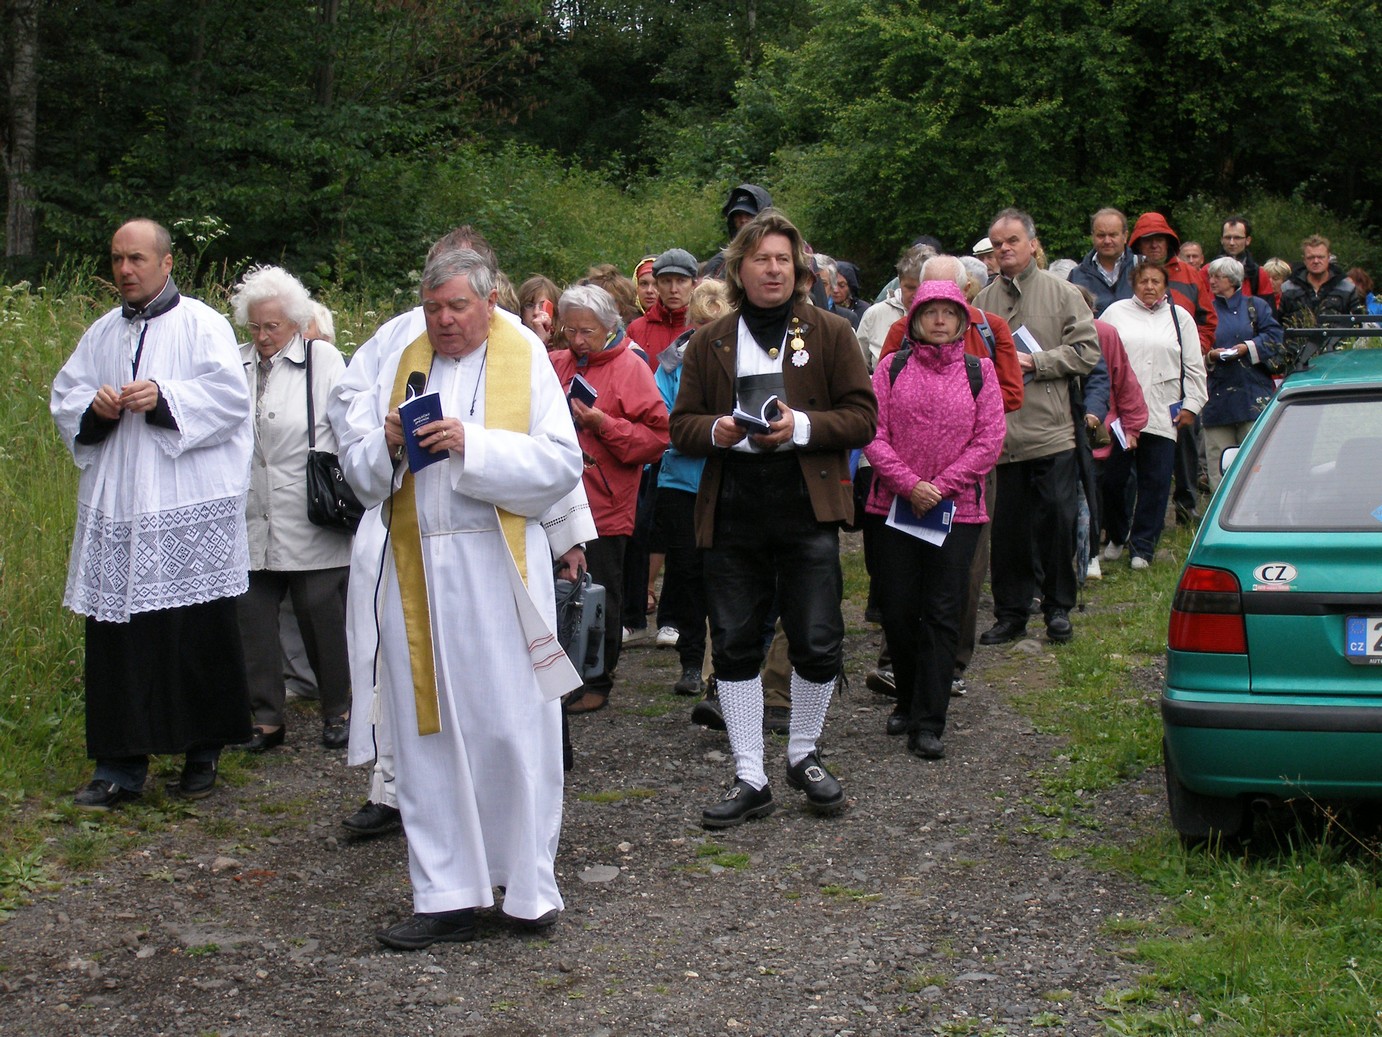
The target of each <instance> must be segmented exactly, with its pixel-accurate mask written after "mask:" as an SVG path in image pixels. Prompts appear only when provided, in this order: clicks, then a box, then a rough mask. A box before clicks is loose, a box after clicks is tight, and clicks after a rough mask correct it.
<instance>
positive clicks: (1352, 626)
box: [1344, 616, 1382, 666]
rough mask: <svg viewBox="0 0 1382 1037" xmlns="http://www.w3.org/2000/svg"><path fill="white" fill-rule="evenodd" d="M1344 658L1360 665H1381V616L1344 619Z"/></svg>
mask: <svg viewBox="0 0 1382 1037" xmlns="http://www.w3.org/2000/svg"><path fill="white" fill-rule="evenodd" d="M1344 658H1346V659H1347V660H1348V661H1349V662H1351V663H1356V664H1358V665H1360V666H1382V616H1349V617H1348V619H1346V620H1345V621H1344Z"/></svg>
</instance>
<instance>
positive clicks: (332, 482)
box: [304, 339, 365, 533]
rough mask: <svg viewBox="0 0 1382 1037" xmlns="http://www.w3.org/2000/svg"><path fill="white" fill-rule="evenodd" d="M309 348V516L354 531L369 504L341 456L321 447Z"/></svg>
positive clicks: (314, 521) (316, 522)
mask: <svg viewBox="0 0 1382 1037" xmlns="http://www.w3.org/2000/svg"><path fill="white" fill-rule="evenodd" d="M304 345H305V346H306V349H307V519H308V521H309V522H311V523H312V524H313V525H314V526H321V527H322V528H323V529H334V530H338V531H339V532H342V533H354V532H355V530H356V528H357V527H358V526H359V525H360V516H361V515H363V514H364V513H365V506H364V505H363V504H361V503H360V499H359V498H358V497H356V496H355V491H354V490H352V489H351V488H350V483H348V482H346V477H345V473H344V472H342V471H341V462H340V459H339V458H338V457H337V456H336V455H335V454H332V453H328V452H327V451H325V450H318V449H316V447H317V416H316V413H315V412H314V410H313V407H312V345H313V342H312V340H311V339H307V340H306V341H305V343H304Z"/></svg>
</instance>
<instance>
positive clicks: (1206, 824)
mask: <svg viewBox="0 0 1382 1037" xmlns="http://www.w3.org/2000/svg"><path fill="white" fill-rule="evenodd" d="M1167 641H1168V653H1167V656H1168V657H1167V669H1166V686H1165V690H1164V692H1163V694H1162V697H1161V716H1162V721H1163V725H1164V728H1165V738H1164V741H1163V752H1164V755H1165V762H1166V788H1167V796H1168V799H1169V801H1170V808H1171V822H1172V824H1173V825H1174V826H1175V828H1176V830H1177V831H1178V832H1179V833H1180V835H1181V836H1182V838H1184V839H1186V840H1187V841H1199V840H1203V839H1208V838H1213V837H1215V836H1221V837H1226V838H1237V837H1240V836H1243V835H1246V834H1248V832H1249V831H1250V827H1249V826H1250V825H1251V823H1252V807H1253V805H1254V803H1255V802H1259V801H1266V802H1269V803H1270V802H1277V801H1281V800H1286V799H1293V798H1297V797H1308V798H1310V799H1313V800H1358V799H1372V800H1382V350H1375V349H1359V350H1351V351H1347V352H1335V353H1328V354H1325V355H1322V356H1318V357H1316V358H1315V359H1314V360H1313V361H1312V362H1311V364H1310V366H1309V367H1308V368H1307V369H1305V370H1302V371H1297V372H1295V373H1293V374H1292V375H1291V376H1290V377H1289V378H1288V379H1287V380H1286V381H1285V382H1284V383H1283V385H1282V387H1281V389H1280V390H1279V391H1278V392H1277V394H1276V396H1275V397H1274V398H1273V399H1272V401H1271V403H1270V404H1269V405H1268V407H1267V409H1266V410H1265V411H1264V412H1263V414H1262V416H1261V417H1260V418H1258V420H1257V423H1256V425H1255V426H1254V427H1253V429H1252V432H1251V433H1250V434H1249V436H1248V437H1247V439H1246V440H1245V441H1244V443H1243V445H1242V447H1241V448H1240V449H1239V450H1238V452H1237V454H1236V456H1235V457H1234V458H1233V460H1232V463H1231V465H1230V467H1229V468H1228V471H1227V472H1226V473H1225V478H1224V481H1223V484H1222V485H1221V486H1220V487H1219V491H1218V493H1216V494H1215V496H1214V499H1213V501H1212V502H1211V503H1210V505H1209V507H1208V509H1207V511H1206V513H1205V516H1204V521H1203V523H1202V524H1201V526H1200V530H1199V533H1198V535H1197V536H1196V537H1195V541H1194V544H1193V545H1192V546H1191V548H1190V553H1189V555H1188V557H1187V560H1186V565H1185V570H1184V572H1183V573H1182V574H1181V578H1180V583H1179V585H1178V587H1177V589H1176V595H1175V601H1174V603H1173V605H1172V608H1171V621H1170V627H1169V632H1168V638H1167Z"/></svg>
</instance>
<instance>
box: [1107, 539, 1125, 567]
mask: <svg viewBox="0 0 1382 1037" xmlns="http://www.w3.org/2000/svg"><path fill="white" fill-rule="evenodd" d="M1122 557H1123V545H1122V544H1115V543H1114V542H1113V541H1112V540H1110V541H1109V542H1108V543H1107V544H1105V545H1104V561H1106V562H1116V561H1118V559H1120V558H1122Z"/></svg>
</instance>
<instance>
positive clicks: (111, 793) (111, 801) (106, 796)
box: [72, 778, 144, 810]
mask: <svg viewBox="0 0 1382 1037" xmlns="http://www.w3.org/2000/svg"><path fill="white" fill-rule="evenodd" d="M143 795H144V793H142V792H134V791H132V790H130V789H127V788H124V787H123V786H121V785H117V784H115V782H113V781H101V780H99V779H94V778H93V779H92V780H91V781H89V782H87V783H86V787H85V788H83V789H82V790H81V791H80V792H78V793H77V794H76V795H75V796H73V797H72V802H73V803H75V804H76V805H77V806H79V807H84V808H85V809H87V810H109V809H110V808H111V807H119V806H124V805H125V804H126V803H132V802H134V801H135V800H136V799H139V798H140V797H141V796H143Z"/></svg>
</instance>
